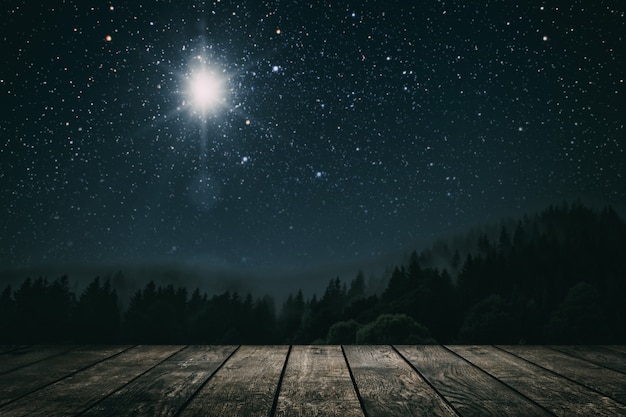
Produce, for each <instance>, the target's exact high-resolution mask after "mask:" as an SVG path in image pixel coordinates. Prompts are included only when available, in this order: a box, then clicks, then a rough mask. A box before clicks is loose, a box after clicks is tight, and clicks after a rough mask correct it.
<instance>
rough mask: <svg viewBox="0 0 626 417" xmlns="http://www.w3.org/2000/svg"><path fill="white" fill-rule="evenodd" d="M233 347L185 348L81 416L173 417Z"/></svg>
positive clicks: (234, 347)
mask: <svg viewBox="0 0 626 417" xmlns="http://www.w3.org/2000/svg"><path fill="white" fill-rule="evenodd" d="M235 349H236V346H189V347H187V348H185V349H183V350H182V351H180V352H178V353H176V354H175V355H174V356H172V357H170V358H169V359H167V360H165V361H164V362H162V363H161V364H159V366H157V367H155V368H152V369H151V370H149V371H148V372H146V373H145V374H143V375H141V376H140V377H139V378H137V379H136V380H134V381H132V382H131V383H129V384H128V385H126V386H124V387H122V388H120V389H119V390H117V391H116V392H114V393H113V394H112V395H110V396H109V397H107V398H106V399H104V400H103V401H101V402H99V403H98V404H96V405H94V406H92V407H91V408H90V409H89V410H87V412H85V413H84V414H83V415H84V416H90V417H94V416H123V415H132V416H135V417H142V416H145V417H155V416H173V415H175V414H176V413H177V412H178V411H179V410H180V409H181V408H182V406H183V404H184V403H185V402H186V401H187V400H188V399H189V398H191V396H192V395H193V394H194V393H195V392H196V391H197V390H198V389H199V388H200V386H201V385H202V384H203V383H204V382H205V381H206V380H207V379H208V378H209V377H210V376H211V374H212V373H213V372H214V371H215V370H216V369H217V368H218V367H219V366H220V365H221V364H222V363H223V362H224V361H225V360H226V358H228V356H229V355H230V354H231V353H232V352H233V351H234V350H235Z"/></svg>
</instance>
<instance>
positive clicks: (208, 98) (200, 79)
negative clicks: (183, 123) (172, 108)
mask: <svg viewBox="0 0 626 417" xmlns="http://www.w3.org/2000/svg"><path fill="white" fill-rule="evenodd" d="M225 82H226V80H225V79H224V78H222V77H220V76H219V75H218V74H217V73H216V71H213V70H210V69H207V68H197V69H195V70H194V71H193V72H192V73H191V74H190V75H189V77H188V78H187V95H188V100H187V103H188V104H189V106H190V108H191V110H192V112H194V113H197V114H199V115H201V116H206V115H208V114H214V113H216V112H218V111H219V109H220V108H222V107H225V105H226V99H225V89H224V84H225Z"/></svg>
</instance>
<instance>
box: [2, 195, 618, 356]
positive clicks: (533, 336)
mask: <svg viewBox="0 0 626 417" xmlns="http://www.w3.org/2000/svg"><path fill="white" fill-rule="evenodd" d="M463 242H464V243H463V244H462V245H460V244H458V242H457V243H448V242H443V243H441V242H440V243H438V244H437V245H435V246H433V247H432V248H430V249H426V250H424V251H422V252H420V253H418V252H412V253H411V254H410V255H409V256H407V259H406V261H405V262H404V263H403V264H402V265H397V266H394V267H392V268H390V270H389V274H387V276H386V277H385V278H384V281H383V282H382V283H380V284H379V285H374V283H372V282H366V279H365V274H364V273H363V272H359V273H358V274H357V275H356V276H355V277H354V279H352V280H351V281H350V282H347V283H346V282H342V281H341V280H340V279H339V278H334V279H331V280H330V282H329V283H328V286H327V287H326V290H325V291H324V293H323V294H321V295H317V294H314V295H312V296H310V297H305V295H304V294H303V292H302V291H301V290H300V291H295V292H294V293H292V294H290V295H289V296H288V297H287V298H286V300H284V302H282V303H281V304H282V305H280V306H277V305H276V304H275V301H274V298H273V297H272V296H270V295H266V296H263V297H258V298H253V297H252V296H251V295H249V294H248V295H241V294H238V293H236V292H224V293H221V294H214V295H209V294H207V293H201V292H200V290H198V289H196V290H192V291H191V292H190V291H189V289H187V288H182V287H179V288H175V287H174V286H173V285H166V286H157V285H155V284H154V282H150V283H148V284H147V285H146V286H145V287H144V288H143V289H142V290H139V291H137V292H136V293H135V294H134V295H133V296H132V297H131V299H130V302H129V303H128V305H127V306H122V305H121V303H120V302H119V299H118V294H117V291H116V289H115V285H114V282H116V281H119V280H123V279H124V277H123V272H120V273H119V274H118V276H115V277H113V278H111V277H106V278H100V277H96V278H94V279H93V281H92V282H91V283H90V284H89V285H88V286H87V288H86V289H85V290H84V291H83V292H82V293H81V294H75V293H73V292H72V290H71V289H70V288H71V287H70V277H68V276H62V277H59V278H55V279H53V280H49V279H48V278H44V277H39V278H36V279H33V278H26V279H25V280H24V281H23V282H22V283H21V285H19V286H18V287H16V288H12V287H11V286H7V287H5V288H4V289H3V291H2V294H1V295H0V343H4V344H10V343H57V342H63V343H192V344H196V343H197V344H205V343H206V344H273V343H281V344H282V343H284V344H309V343H314V344H324V343H329V344H354V343H357V344H386V343H395V344H415V343H477V344H483V343H503V344H504V343H506V344H539V343H577V344H578V343H582V344H585V343H618V344H623V343H626V326H625V325H624V322H623V317H626V302H625V301H626V256H624V254H626V223H625V222H624V220H623V219H622V218H620V216H619V215H618V214H617V213H616V212H615V211H614V210H613V209H611V208H604V209H603V210H601V211H594V210H592V209H589V208H587V207H585V206H583V205H582V204H580V203H576V204H572V205H567V204H562V205H560V206H551V207H549V208H547V209H546V210H544V211H542V212H540V213H537V214H534V215H532V216H528V215H526V216H524V217H523V218H520V219H518V220H515V221H508V222H503V223H502V225H501V226H499V227H498V231H497V233H486V232H485V233H469V234H468V235H467V236H466V237H465V239H464V240H463ZM441 265H444V266H443V267H442V266H441Z"/></svg>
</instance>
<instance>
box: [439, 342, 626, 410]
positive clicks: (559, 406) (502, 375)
mask: <svg viewBox="0 0 626 417" xmlns="http://www.w3.org/2000/svg"><path fill="white" fill-rule="evenodd" d="M448 348H449V349H451V350H453V351H454V352H455V353H457V354H459V355H461V356H463V357H464V358H465V359H467V360H468V361H470V362H472V363H473V364H474V365H476V366H478V367H479V368H481V369H483V370H484V371H486V372H488V373H489V374H491V375H493V376H495V377H496V378H498V379H499V380H501V381H502V382H504V383H506V384H507V385H509V386H510V387H512V388H514V389H515V390H517V391H519V392H520V393H522V394H523V395H525V396H526V397H528V398H530V399H532V400H533V401H535V402H536V403H538V404H540V405H541V406H542V407H545V408H546V409H548V410H549V411H551V412H552V413H554V414H555V415H557V416H563V417H568V416H571V417H575V416H581V417H586V416H598V417H600V416H606V417H613V416H618V415H626V407H625V406H624V405H622V404H620V403H618V402H617V401H615V400H612V399H610V398H608V397H606V396H603V395H601V394H598V393H596V392H594V391H591V390H588V389H586V388H584V387H582V386H580V385H579V384H576V383H574V382H572V381H569V380H567V379H565V378H563V377H560V376H558V375H555V374H554V373H552V372H549V371H547V370H545V369H543V368H541V367H539V366H537V365H534V364H532V363H529V362H526V361H525V360H523V359H520V358H518V357H517V356H514V355H512V354H510V353H507V352H504V351H501V350H499V349H496V348H494V347H490V346H448Z"/></svg>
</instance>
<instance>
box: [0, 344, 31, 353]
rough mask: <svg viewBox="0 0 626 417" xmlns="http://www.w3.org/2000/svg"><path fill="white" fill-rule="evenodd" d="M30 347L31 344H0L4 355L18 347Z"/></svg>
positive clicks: (0, 351) (0, 350)
mask: <svg viewBox="0 0 626 417" xmlns="http://www.w3.org/2000/svg"><path fill="white" fill-rule="evenodd" d="M27 347H29V345H0V355H4V354H5V353H7V352H12V351H14V350H18V349H24V348H27Z"/></svg>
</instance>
